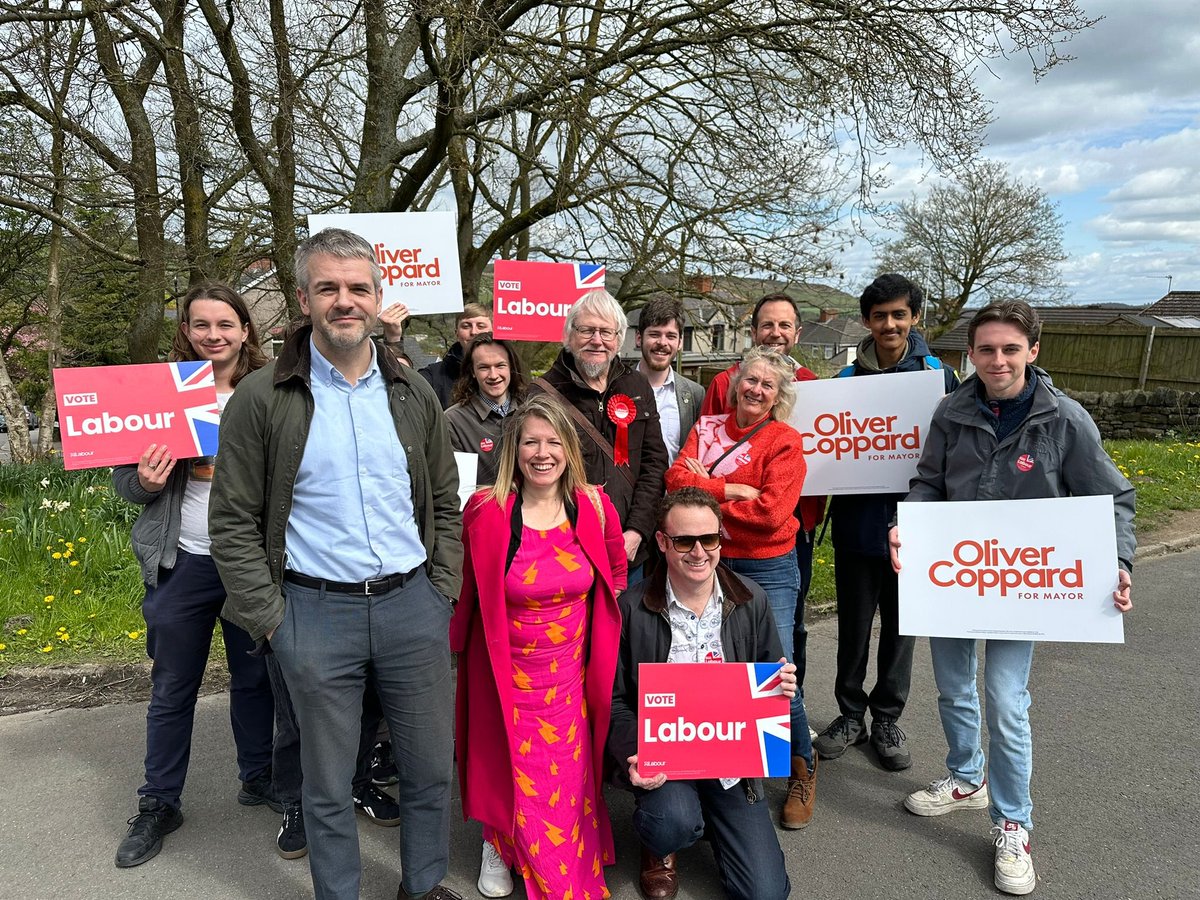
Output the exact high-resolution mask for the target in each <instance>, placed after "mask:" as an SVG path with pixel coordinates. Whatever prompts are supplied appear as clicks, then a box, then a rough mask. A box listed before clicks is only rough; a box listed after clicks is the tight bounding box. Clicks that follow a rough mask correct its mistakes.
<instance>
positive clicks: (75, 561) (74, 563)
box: [69, 559, 79, 566]
mask: <svg viewBox="0 0 1200 900" xmlns="http://www.w3.org/2000/svg"><path fill="white" fill-rule="evenodd" d="M69 565H72V566H77V565H79V560H77V559H73V560H71V562H70V563H69Z"/></svg>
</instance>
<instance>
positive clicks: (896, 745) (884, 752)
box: [871, 719, 912, 772]
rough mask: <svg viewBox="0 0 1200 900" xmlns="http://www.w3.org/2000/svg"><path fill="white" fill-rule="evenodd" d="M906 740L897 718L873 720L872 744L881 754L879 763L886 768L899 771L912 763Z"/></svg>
mask: <svg viewBox="0 0 1200 900" xmlns="http://www.w3.org/2000/svg"><path fill="white" fill-rule="evenodd" d="M905 740H906V738H905V735H904V732H903V731H901V730H900V726H899V725H897V724H896V720H895V719H872V720H871V746H872V747H874V748H875V752H876V753H877V754H879V764H880V765H881V766H883V767H884V768H885V769H891V770H892V771H893V772H899V771H900V770H901V769H907V768H908V767H909V766H911V765H912V757H911V756H910V755H909V753H908V747H906V746H905Z"/></svg>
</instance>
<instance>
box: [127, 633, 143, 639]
mask: <svg viewBox="0 0 1200 900" xmlns="http://www.w3.org/2000/svg"><path fill="white" fill-rule="evenodd" d="M141 636H142V633H141V632H140V631H131V632H129V639H130V640H133V641H136V640H137V639H138V638H140V637H141Z"/></svg>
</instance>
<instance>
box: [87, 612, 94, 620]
mask: <svg viewBox="0 0 1200 900" xmlns="http://www.w3.org/2000/svg"><path fill="white" fill-rule="evenodd" d="M88 618H89V619H94V618H96V614H95V613H88Z"/></svg>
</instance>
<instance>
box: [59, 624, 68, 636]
mask: <svg viewBox="0 0 1200 900" xmlns="http://www.w3.org/2000/svg"><path fill="white" fill-rule="evenodd" d="M66 630H67V629H66V628H64V627H63V626H62V625H59V626H58V633H59V634H62V633H63V632H64V631H66Z"/></svg>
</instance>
